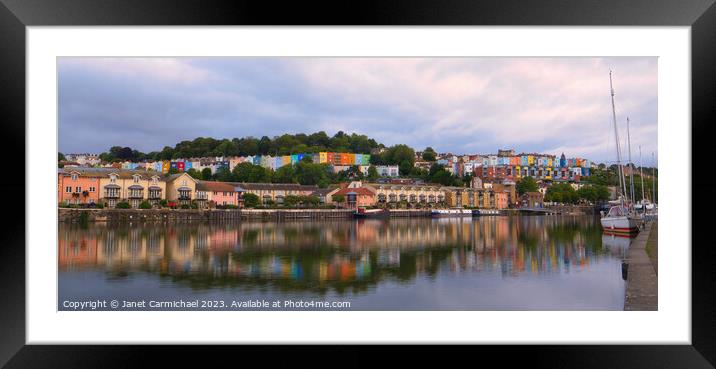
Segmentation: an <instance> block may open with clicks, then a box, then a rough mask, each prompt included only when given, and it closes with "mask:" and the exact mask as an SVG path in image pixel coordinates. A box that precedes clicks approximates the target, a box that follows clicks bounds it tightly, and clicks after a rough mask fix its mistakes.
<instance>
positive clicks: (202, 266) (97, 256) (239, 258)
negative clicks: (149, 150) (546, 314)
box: [59, 216, 628, 310]
mask: <svg viewBox="0 0 716 369" xmlns="http://www.w3.org/2000/svg"><path fill="white" fill-rule="evenodd" d="M606 237H608V236H606ZM612 241H613V240H611V239H604V238H603V236H602V233H601V229H600V227H599V224H598V221H597V220H595V219H594V218H592V217H556V216H522V217H483V218H475V219H470V218H467V219H464V218H442V219H425V218H420V219H390V220H357V221H345V220H341V221H332V222H326V221H321V222H317V221H296V222H282V223H261V222H255V223H254V222H231V223H212V224H205V223H204V224H202V223H185V224H171V225H165V224H146V225H144V224H133V225H123V226H118V225H112V226H108V225H102V224H98V225H91V226H89V227H86V228H81V227H78V226H69V225H60V227H59V266H60V282H61V283H60V289H61V291H60V293H61V295H64V296H65V297H66V296H67V295H72V294H73V291H76V290H79V289H80V287H79V286H77V284H78V283H85V282H78V281H76V280H74V279H72V278H71V277H72V276H73V274H76V273H83V272H87V271H99V272H101V273H103V274H104V275H105V278H104V279H105V280H106V283H122V282H121V281H122V280H123V279H127V280H130V279H132V278H140V277H141V278H145V279H146V278H148V276H155V277H154V278H156V276H159V279H160V281H161V287H162V288H171V289H172V290H174V291H178V290H184V291H183V292H181V294H183V295H186V294H187V293H188V294H189V295H191V294H201V293H203V292H211V293H220V292H217V291H229V292H230V293H231V294H236V293H240V292H252V291H253V292H256V293H261V294H271V295H272V296H284V295H287V294H302V295H306V294H308V295H311V296H314V297H319V298H320V297H321V296H324V297H325V296H326V294H330V295H331V296H338V297H340V298H343V299H344V300H345V299H349V300H350V299H352V298H356V297H360V296H368V295H371V294H372V293H374V292H376V291H377V290H378V289H380V287H381V286H386V287H387V286H390V288H395V289H398V290H400V289H401V288H403V289H405V288H410V287H411V286H412V287H414V286H417V285H422V284H425V283H433V284H434V283H437V282H436V281H438V280H440V289H441V291H448V290H449V289H450V288H453V287H451V286H453V285H455V286H457V285H460V288H461V289H464V288H466V287H465V286H464V282H465V281H471V282H470V283H473V282H474V283H475V286H477V284H479V283H480V279H479V278H480V277H481V276H493V277H494V276H497V277H498V278H496V279H490V280H491V281H495V280H497V281H498V282H499V281H500V280H502V281H507V282H509V281H510V280H513V281H522V280H535V279H537V280H550V281H552V282H551V283H553V286H554V288H555V289H558V288H560V280H561V279H565V278H567V277H565V276H569V275H570V274H573V275H576V274H578V273H579V272H583V271H588V270H589V269H590V265H592V264H596V263H600V262H606V263H607V264H608V265H612V264H614V265H617V268H618V265H619V262H620V259H621V257H622V255H623V252H625V251H624V250H626V247H628V239H627V241H626V244H625V245H621V244H618V245H617V246H616V247H614V245H613V242H612ZM619 241H621V240H619ZM602 245H605V246H608V247H603V246H602ZM617 249H618V250H617ZM615 250H617V251H615ZM595 270H601V269H598V268H596V269H595ZM550 276H552V277H550ZM65 277H66V278H67V280H68V281H69V280H72V281H74V282H71V283H70V282H67V283H62V282H63V278H65ZM443 277H444V278H443ZM441 278H442V279H441ZM475 278H477V279H475ZM594 278H613V277H612V276H611V275H607V276H603V275H600V274H595V275H594ZM95 279H96V278H95ZM443 279H444V281H443ZM485 280H486V279H485ZM450 281H453V282H450ZM460 281H462V282H460ZM95 282H96V281H95ZM443 282H444V283H443ZM495 283H497V282H495ZM611 283H612V284H613V285H614V286H615V287H616V288H617V289H619V288H621V289H622V291H623V284H621V283H615V282H614V281H611ZM90 286H96V287H94V288H96V289H98V291H95V292H96V293H97V294H101V293H102V291H101V289H102V288H103V286H104V287H106V285H104V284H102V283H100V284H97V283H86V284H85V285H84V286H82V287H81V288H84V289H87V288H90V289H91V288H92V287H90ZM584 286H585V287H584V288H587V286H588V285H586V284H585V285H584ZM187 287H189V288H188V289H187ZM468 287H469V286H468ZM132 288H137V287H132ZM455 288H457V287H455ZM476 288H477V287H476ZM525 288H528V287H525ZM192 291H193V292H192ZM229 292H226V293H229ZM448 292H449V291H448ZM85 293H87V292H86V291H85ZM134 293H135V294H136V296H138V297H147V296H149V297H151V296H152V294H153V293H154V292H153V287H146V286H145V287H143V288H142V289H141V290H139V291H135V292H134ZM619 293H620V291H617V292H616V294H615V296H618V295H619ZM528 295H530V294H526V295H525V296H528ZM489 298H490V296H481V297H480V299H479V300H485V299H489ZM514 298H519V296H514ZM396 299H397V297H396ZM464 300H465V301H462V300H461V301H459V304H457V303H456V304H452V305H451V304H450V303H448V302H443V304H444V305H441V307H443V308H445V309H455V308H459V307H457V306H458V305H459V306H463V307H465V306H467V307H466V309H470V308H471V307H470V306H471V305H470V304H469V303H468V304H467V305H465V302H466V301H468V302H469V301H470V300H475V298H474V297H472V296H469V295H468V296H465V297H464ZM418 304H419V303H418ZM481 305H482V304H477V305H475V306H473V308H479V307H480V306H481ZM508 305H510V306H512V305H514V304H508ZM518 305H519V304H518ZM616 305H618V301H617V303H616ZM391 306H394V307H395V308H397V309H405V310H412V309H421V308H425V306H414V305H411V306H400V302H399V301H396V302H395V304H393V305H391ZM510 306H505V308H509V307H510ZM525 306H528V305H525ZM498 307H499V306H498ZM513 307H514V306H513ZM362 308H363V309H367V310H370V309H372V308H373V307H372V306H364V307H362ZM562 308H563V309H570V308H571V307H570V306H563V307H562ZM581 308H585V306H581ZM600 308H602V307H600ZM614 308H615V309H621V307H620V306H615V307H614Z"/></svg>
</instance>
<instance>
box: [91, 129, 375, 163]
mask: <svg viewBox="0 0 716 369" xmlns="http://www.w3.org/2000/svg"><path fill="white" fill-rule="evenodd" d="M383 147H385V146H384V145H383V144H381V143H378V142H377V141H376V140H374V139H372V138H369V137H368V136H366V135H359V134H356V133H352V134H347V133H345V132H343V131H338V132H337V133H336V134H335V135H333V136H332V137H329V136H328V134H326V132H324V131H319V132H315V133H312V134H305V133H298V134H283V135H281V136H275V137H273V138H270V137H268V136H263V137H261V138H256V137H252V136H248V137H242V138H232V139H228V138H225V139H215V138H211V137H197V138H195V139H194V140H185V141H181V142H179V143H177V144H176V145H174V147H170V146H165V147H164V148H163V149H162V150H161V151H152V152H149V153H143V152H140V151H138V150H134V149H132V148H130V147H121V146H113V147H111V148H110V149H109V151H107V152H104V153H102V154H100V159H102V160H103V161H107V162H113V161H125V160H127V161H134V162H137V161H142V160H172V159H180V158H193V157H212V156H254V155H271V156H279V155H290V154H298V153H318V152H321V151H331V152H353V153H370V152H371V150H373V149H376V148H383Z"/></svg>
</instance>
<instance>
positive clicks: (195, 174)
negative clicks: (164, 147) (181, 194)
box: [186, 168, 211, 179]
mask: <svg viewBox="0 0 716 369" xmlns="http://www.w3.org/2000/svg"><path fill="white" fill-rule="evenodd" d="M207 169H208V168H207ZM210 172H211V171H210ZM186 174H188V175H190V176H191V178H194V179H203V177H202V175H201V172H200V171H198V170H196V169H194V168H189V170H187V171H186Z"/></svg>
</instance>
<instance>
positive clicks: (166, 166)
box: [162, 160, 171, 173]
mask: <svg viewBox="0 0 716 369" xmlns="http://www.w3.org/2000/svg"><path fill="white" fill-rule="evenodd" d="M170 165H171V162H170V161H169V160H164V161H162V173H169V166H170Z"/></svg>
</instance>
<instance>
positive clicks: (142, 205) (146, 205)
mask: <svg viewBox="0 0 716 369" xmlns="http://www.w3.org/2000/svg"><path fill="white" fill-rule="evenodd" d="M139 208H140V209H151V208H152V204H150V203H149V201H147V200H144V201H142V202H141V203H140V204H139Z"/></svg>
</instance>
